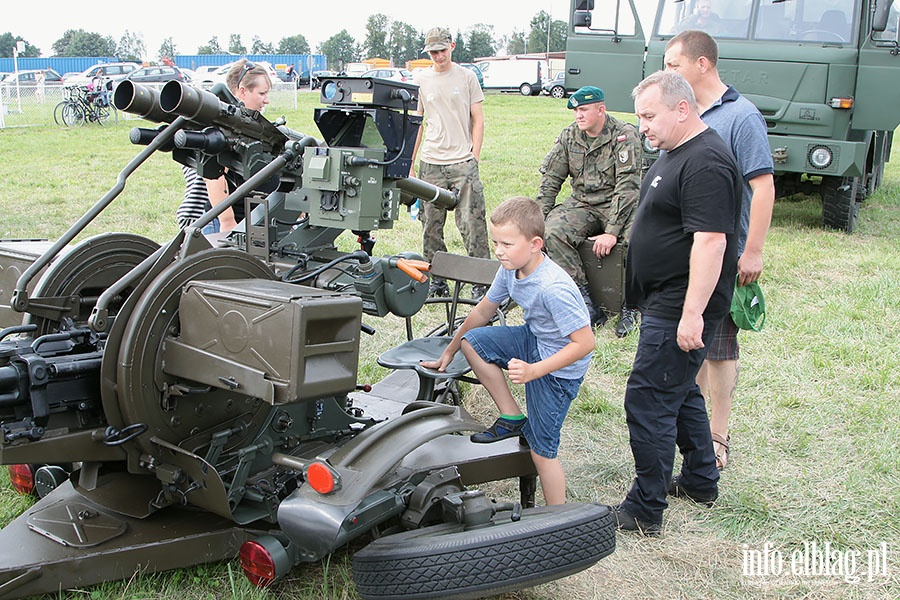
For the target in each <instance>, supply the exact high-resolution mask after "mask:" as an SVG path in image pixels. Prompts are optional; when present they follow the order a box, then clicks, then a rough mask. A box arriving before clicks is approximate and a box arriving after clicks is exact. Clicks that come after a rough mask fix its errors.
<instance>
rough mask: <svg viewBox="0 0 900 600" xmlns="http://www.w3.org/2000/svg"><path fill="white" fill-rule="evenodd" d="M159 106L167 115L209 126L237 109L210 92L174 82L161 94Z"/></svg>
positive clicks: (167, 85)
mask: <svg viewBox="0 0 900 600" xmlns="http://www.w3.org/2000/svg"><path fill="white" fill-rule="evenodd" d="M159 105H160V107H162V109H163V110H164V111H166V112H167V113H171V114H174V115H180V116H182V117H185V118H186V119H190V120H191V121H194V122H197V123H205V124H209V123H212V122H214V121H215V120H216V119H217V118H218V117H220V116H221V115H223V114H229V113H233V112H234V111H235V107H234V106H232V105H230V104H227V103H225V102H222V101H221V100H219V98H218V97H217V96H216V95H215V94H212V93H210V92H207V91H205V90H200V89H197V88H195V87H192V86H189V85H185V84H183V83H181V82H180V81H176V80H174V79H173V80H172V81H170V82H169V83H167V84H166V85H164V86H163V88H162V91H160V93H159Z"/></svg>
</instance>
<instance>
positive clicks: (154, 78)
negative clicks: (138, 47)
mask: <svg viewBox="0 0 900 600" xmlns="http://www.w3.org/2000/svg"><path fill="white" fill-rule="evenodd" d="M125 79H128V80H129V81H133V82H135V83H165V82H166V81H172V80H173V79H177V80H178V81H183V82H185V83H190V81H191V78H190V77H189V76H187V75H186V74H185V73H184V71H182V70H181V69H179V68H178V67H174V66H172V67H170V66H168V65H156V66H152V67H141V68H140V69H136V70H134V71H132V72H131V73H129V74H128V75H126V76H125Z"/></svg>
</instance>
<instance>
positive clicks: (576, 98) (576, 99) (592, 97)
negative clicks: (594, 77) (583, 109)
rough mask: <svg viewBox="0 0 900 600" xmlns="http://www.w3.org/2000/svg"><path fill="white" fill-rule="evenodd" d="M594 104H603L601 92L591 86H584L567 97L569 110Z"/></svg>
mask: <svg viewBox="0 0 900 600" xmlns="http://www.w3.org/2000/svg"><path fill="white" fill-rule="evenodd" d="M594 102H603V90H601V89H600V88H598V87H594V86H592V85H586V86H584V87H583V88H581V89H579V90H578V91H577V92H575V93H574V94H572V95H571V96H569V103H568V104H567V105H566V106H568V107H569V108H575V107H576V106H582V105H584V104H593V103H594Z"/></svg>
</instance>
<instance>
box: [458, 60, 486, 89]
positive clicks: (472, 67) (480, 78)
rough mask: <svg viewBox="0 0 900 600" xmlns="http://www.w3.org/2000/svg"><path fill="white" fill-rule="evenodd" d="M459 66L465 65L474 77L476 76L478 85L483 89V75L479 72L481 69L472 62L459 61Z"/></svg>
mask: <svg viewBox="0 0 900 600" xmlns="http://www.w3.org/2000/svg"><path fill="white" fill-rule="evenodd" d="M459 66H461V67H465V68H467V69H469V70H470V71H472V72H473V73H475V77H477V78H478V85H480V86H481V89H484V75H482V74H481V69H479V68H478V65H476V64H474V63H459Z"/></svg>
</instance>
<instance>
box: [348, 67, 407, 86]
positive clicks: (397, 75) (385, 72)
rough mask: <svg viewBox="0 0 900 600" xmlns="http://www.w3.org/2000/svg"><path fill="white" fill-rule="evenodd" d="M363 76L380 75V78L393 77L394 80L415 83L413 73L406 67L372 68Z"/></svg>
mask: <svg viewBox="0 0 900 600" xmlns="http://www.w3.org/2000/svg"><path fill="white" fill-rule="evenodd" d="M361 77H378V78H379V79H393V80H394V81H406V82H409V83H413V76H412V73H410V72H409V71H407V70H406V69H371V70H369V71H366V72H365V73H363V74H362V75H361Z"/></svg>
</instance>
